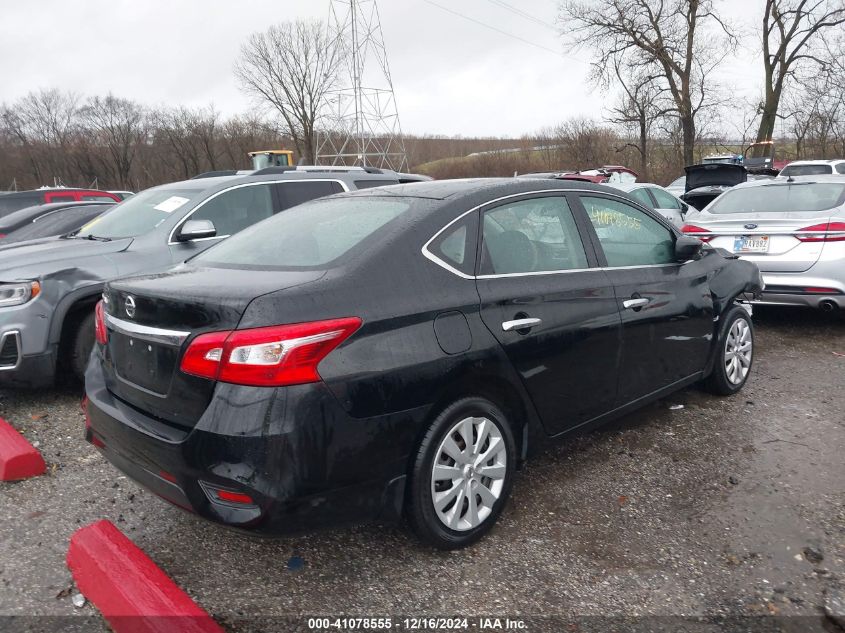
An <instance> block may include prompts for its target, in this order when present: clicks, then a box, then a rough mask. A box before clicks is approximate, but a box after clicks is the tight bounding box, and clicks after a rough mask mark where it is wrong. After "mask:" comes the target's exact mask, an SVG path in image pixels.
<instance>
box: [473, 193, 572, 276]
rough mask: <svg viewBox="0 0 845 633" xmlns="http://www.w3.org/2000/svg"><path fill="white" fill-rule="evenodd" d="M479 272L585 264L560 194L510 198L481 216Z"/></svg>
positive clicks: (543, 270) (517, 270) (487, 273)
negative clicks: (526, 198) (481, 249)
mask: <svg viewBox="0 0 845 633" xmlns="http://www.w3.org/2000/svg"><path fill="white" fill-rule="evenodd" d="M483 218H484V219H483V222H484V224H483V229H482V231H483V245H484V248H483V257H482V265H481V274H482V275H508V274H514V273H534V272H545V271H556V270H573V269H580V268H587V255H586V253H585V252H584V246H583V244H582V243H581V237H580V235H579V234H578V228H577V227H576V225H575V220H574V219H573V217H572V211H571V210H570V208H569V205H568V204H567V202H566V198H563V197H561V196H548V197H543V198H533V199H531V200H520V201H519V202H511V203H509V204H505V205H503V206H500V207H496V208H494V209H490V210H489V211H486V212H485V213H484V216H483Z"/></svg>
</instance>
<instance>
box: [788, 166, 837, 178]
mask: <svg viewBox="0 0 845 633" xmlns="http://www.w3.org/2000/svg"><path fill="white" fill-rule="evenodd" d="M832 173H833V167H831V166H830V165H787V166H786V167H784V168H783V171H781V172H780V175H781V176H823V175H825V174H832Z"/></svg>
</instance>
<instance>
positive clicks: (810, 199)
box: [707, 182, 845, 214]
mask: <svg viewBox="0 0 845 633" xmlns="http://www.w3.org/2000/svg"><path fill="white" fill-rule="evenodd" d="M843 202H845V183H839V182H825V183H821V182H803V183H802V182H795V183H790V184H776V185H768V184H767V185H762V186H760V187H744V188H740V189H730V190H728V191H726V192H725V193H723V194H722V195H721V196H719V197H718V198H716V200H715V201H714V202H713V204H711V205H710V206H709V207H707V212H708V213H715V214H723V213H802V212H812V211H824V210H827V209H833V208H834V207H837V206H839V205H841V204H842V203H843Z"/></svg>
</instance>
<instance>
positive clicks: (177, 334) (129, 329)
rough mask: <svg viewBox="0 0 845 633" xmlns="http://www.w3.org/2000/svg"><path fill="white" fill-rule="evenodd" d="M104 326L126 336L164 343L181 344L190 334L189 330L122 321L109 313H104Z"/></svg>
mask: <svg viewBox="0 0 845 633" xmlns="http://www.w3.org/2000/svg"><path fill="white" fill-rule="evenodd" d="M106 327H108V328H111V329H112V330H114V331H115V332H119V333H120V334H125V335H126V336H132V337H135V338H139V339H142V340H144V341H150V342H152V343H163V344H165V345H181V344H182V343H184V342H185V339H186V338H188V336H190V334H191V333H190V332H182V331H179V330H166V329H163V328H158V327H152V326H149V325H141V324H140V323H132V322H131V321H124V320H123V319H118V318H117V317H116V316H112V315H111V314H106Z"/></svg>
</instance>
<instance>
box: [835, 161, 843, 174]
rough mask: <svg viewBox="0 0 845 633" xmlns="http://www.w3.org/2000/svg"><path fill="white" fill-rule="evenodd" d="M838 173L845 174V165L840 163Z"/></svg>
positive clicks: (837, 168) (837, 167)
mask: <svg viewBox="0 0 845 633" xmlns="http://www.w3.org/2000/svg"><path fill="white" fill-rule="evenodd" d="M836 173H837V174H845V163H839V164H838V165H837V166H836Z"/></svg>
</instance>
